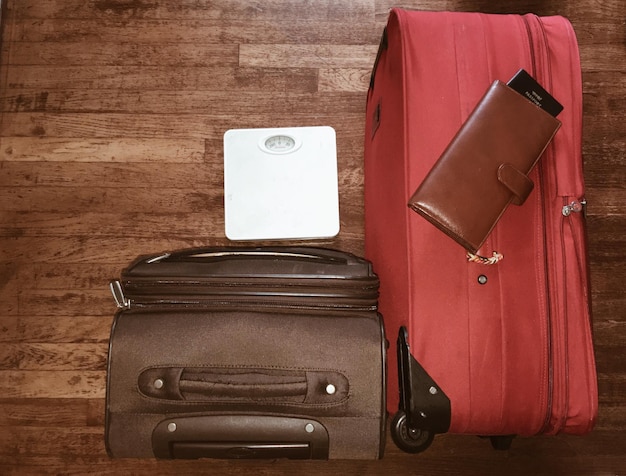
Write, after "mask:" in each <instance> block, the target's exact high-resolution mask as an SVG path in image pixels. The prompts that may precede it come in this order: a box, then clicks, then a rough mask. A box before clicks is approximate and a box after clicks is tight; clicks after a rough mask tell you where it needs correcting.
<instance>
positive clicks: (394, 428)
mask: <svg viewBox="0 0 626 476" xmlns="http://www.w3.org/2000/svg"><path fill="white" fill-rule="evenodd" d="M391 438H392V439H393V442H394V443H395V444H396V446H397V447H398V448H400V449H401V450H402V451H405V452H407V453H421V452H422V451H424V450H426V449H427V448H428V447H429V446H430V445H431V443H432V442H433V439H434V438H435V435H434V434H433V433H431V432H429V431H427V430H419V429H416V428H409V425H408V421H407V419H406V413H404V412H403V411H399V412H398V413H396V414H395V416H394V417H393V420H392V421H391Z"/></svg>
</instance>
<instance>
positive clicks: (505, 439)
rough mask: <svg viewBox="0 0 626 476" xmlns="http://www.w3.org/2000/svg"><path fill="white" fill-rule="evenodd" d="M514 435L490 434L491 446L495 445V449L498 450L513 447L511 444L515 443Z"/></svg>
mask: <svg viewBox="0 0 626 476" xmlns="http://www.w3.org/2000/svg"><path fill="white" fill-rule="evenodd" d="M513 438H515V437H514V436H509V435H505V436H490V437H489V439H490V440H491V446H493V449H494V450H498V451H506V450H510V449H511V445H512V444H513Z"/></svg>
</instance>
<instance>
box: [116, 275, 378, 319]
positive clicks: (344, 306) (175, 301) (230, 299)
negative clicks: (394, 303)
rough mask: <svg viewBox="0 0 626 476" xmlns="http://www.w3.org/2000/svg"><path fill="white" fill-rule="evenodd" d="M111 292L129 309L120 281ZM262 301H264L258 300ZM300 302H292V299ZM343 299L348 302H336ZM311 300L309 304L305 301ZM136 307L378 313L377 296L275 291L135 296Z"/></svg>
mask: <svg viewBox="0 0 626 476" xmlns="http://www.w3.org/2000/svg"><path fill="white" fill-rule="evenodd" d="M110 288H111V293H112V294H113V298H114V300H115V303H116V305H117V307H118V308H119V309H130V307H131V299H129V298H128V297H126V295H125V293H124V287H123V286H122V283H121V282H120V281H118V280H115V281H111V283H110ZM259 298H262V299H259ZM320 298H321V299H328V300H330V299H332V302H328V303H324V302H320ZM296 299H297V300H298V302H290V300H296ZM338 299H343V300H345V302H343V303H342V302H341V301H337V300H338ZM307 300H309V301H310V302H308V303H307V302H306V301H307ZM132 306H133V307H139V308H146V307H168V308H175V307H184V308H190V307H194V308H202V309H212V308H216V309H224V308H238V309H241V308H242V307H245V308H251V309H263V310H269V309H273V310H280V309H284V310H287V309H288V310H307V311H315V310H324V311H375V310H377V307H378V306H377V297H373V296H371V294H370V297H369V298H361V299H359V298H356V299H355V298H354V296H347V295H344V296H338V295H333V294H329V295H326V296H324V295H319V296H299V295H297V294H293V293H292V294H289V293H284V294H283V295H272V292H269V291H266V292H250V293H248V294H239V295H237V293H233V294H231V295H230V296H228V295H224V293H216V294H214V295H213V296H211V295H210V294H208V295H202V296H198V295H188V296H185V295H177V296H171V297H165V298H163V294H162V293H160V294H154V295H145V294H144V295H135V297H134V299H133V300H132Z"/></svg>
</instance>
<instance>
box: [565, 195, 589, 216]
mask: <svg viewBox="0 0 626 476" xmlns="http://www.w3.org/2000/svg"><path fill="white" fill-rule="evenodd" d="M586 207H587V200H585V199H584V198H581V199H580V200H574V201H573V202H571V203H570V204H569V205H565V206H564V207H563V209H562V210H561V213H562V214H563V216H564V217H568V216H570V214H571V213H572V212H574V213H580V212H583V213H584V212H585V208H586Z"/></svg>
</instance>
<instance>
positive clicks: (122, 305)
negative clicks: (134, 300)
mask: <svg viewBox="0 0 626 476" xmlns="http://www.w3.org/2000/svg"><path fill="white" fill-rule="evenodd" d="M109 287H110V289H111V294H113V299H115V304H116V305H117V307H118V308H119V309H130V299H126V296H124V290H123V289H122V283H120V282H119V281H118V280H113V281H111V282H110V283H109Z"/></svg>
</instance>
